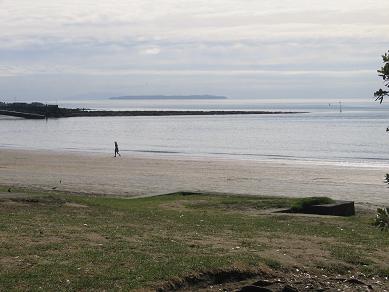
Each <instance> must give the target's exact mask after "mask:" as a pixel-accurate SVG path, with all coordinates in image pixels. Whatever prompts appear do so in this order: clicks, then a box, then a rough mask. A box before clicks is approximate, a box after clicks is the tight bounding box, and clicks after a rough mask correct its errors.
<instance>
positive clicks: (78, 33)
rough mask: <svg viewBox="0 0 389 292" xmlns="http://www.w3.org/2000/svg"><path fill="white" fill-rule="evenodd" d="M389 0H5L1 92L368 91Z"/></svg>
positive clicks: (385, 43) (0, 24)
mask: <svg viewBox="0 0 389 292" xmlns="http://www.w3.org/2000/svg"><path fill="white" fill-rule="evenodd" d="M388 11H389V1H388V0H373V1H371V0H352V1H351V0H350V1H349V0H325V1H324V0H293V1H292V0H282V1H281V0H206V1H205V0H196V1H189V0H188V1H186V0H174V1H173V0H137V1H133V0H110V1H96V0H93V1H92V0H55V1H53V0H34V1H32V0H0V96H1V97H12V98H13V97H16V98H18V99H23V98H30V99H41V100H44V99H54V98H55V99H61V98H65V97H73V96H89V97H92V96H97V97H98V96H104V95H108V96H110V95H134V94H206V93H207V94H215V95H226V96H229V97H236V98H315V97H319V98H347V97H355V98H369V97H371V96H372V92H373V91H374V90H375V89H377V87H379V86H381V81H380V80H379V79H378V77H377V73H376V70H377V68H378V67H379V66H380V65H381V57H380V56H381V55H382V54H383V53H384V52H385V51H387V50H388V49H389V18H388Z"/></svg>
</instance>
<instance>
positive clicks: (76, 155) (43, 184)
mask: <svg viewBox="0 0 389 292" xmlns="http://www.w3.org/2000/svg"><path fill="white" fill-rule="evenodd" d="M385 173H386V169H382V168H368V167H351V166H333V165H312V164H299V163H281V162H258V161H244V160H216V159H214V160H210V159H206V158H195V157H193V158H183V157H173V156H157V155H153V156H140V155H129V154H127V153H126V154H125V155H122V157H118V158H114V157H112V156H110V155H109V154H104V153H80V152H53V151H30V150H6V149H1V150H0V185H6V186H18V187H32V188H36V189H52V188H55V189H56V190H63V191H72V192H79V193H94V194H106V195H120V196H144V195H145V196H148V195H157V194H164V193H169V192H176V191H184V190H185V191H210V192H224V193H234V194H250V195H266V196H293V197H299V196H329V197H332V198H335V199H344V200H355V201H356V202H359V203H371V204H378V205H380V204H388V203H389V199H388V198H389V190H388V188H387V187H386V185H385V184H384V182H383V178H384V175H385Z"/></svg>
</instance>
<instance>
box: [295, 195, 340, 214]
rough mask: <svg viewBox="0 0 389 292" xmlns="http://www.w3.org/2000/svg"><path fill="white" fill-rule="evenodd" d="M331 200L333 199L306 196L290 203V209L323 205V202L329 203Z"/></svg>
mask: <svg viewBox="0 0 389 292" xmlns="http://www.w3.org/2000/svg"><path fill="white" fill-rule="evenodd" d="M333 202H334V200H333V199H331V198H328V197H308V198H302V199H297V200H296V201H295V202H294V203H293V204H292V208H291V209H292V210H293V211H300V210H303V209H304V208H306V207H309V206H314V205H325V204H331V203H333Z"/></svg>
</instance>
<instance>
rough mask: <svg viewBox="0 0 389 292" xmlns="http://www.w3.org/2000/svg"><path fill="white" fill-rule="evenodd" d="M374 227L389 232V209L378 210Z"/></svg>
mask: <svg viewBox="0 0 389 292" xmlns="http://www.w3.org/2000/svg"><path fill="white" fill-rule="evenodd" d="M374 225H375V226H377V227H378V228H380V229H381V230H383V231H389V208H378V209H377V215H376V217H375V221H374Z"/></svg>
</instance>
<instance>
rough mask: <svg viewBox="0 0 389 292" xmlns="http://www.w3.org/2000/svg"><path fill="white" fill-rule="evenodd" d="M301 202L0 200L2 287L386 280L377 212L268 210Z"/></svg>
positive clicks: (386, 253)
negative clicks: (239, 274)
mask: <svg viewBox="0 0 389 292" xmlns="http://www.w3.org/2000/svg"><path fill="white" fill-rule="evenodd" d="M295 200H296V199H288V198H268V197H237V196H228V195H200V194H192V195H183V194H172V195H165V196H159V197H150V198H141V199H122V198H107V197H92V196H74V195H66V194H59V193H56V194H54V193H53V194H39V193H34V194H26V196H24V197H23V196H22V197H20V196H18V197H15V198H10V199H5V198H3V199H1V200H0V287H1V289H0V290H3V291H9V290H12V289H18V290H27V289H28V290H36V289H43V290H53V291H54V290H56V291H57V290H80V289H96V290H114V289H123V290H128V289H136V288H142V287H143V288H152V287H157V286H158V285H159V284H160V283H163V282H164V281H168V280H171V279H176V278H180V277H184V276H186V275H191V274H195V273H198V272H201V271H210V270H215V269H239V270H258V269H267V270H282V271H284V272H288V271H295V270H296V269H297V270H302V271H309V272H310V273H312V274H317V275H319V274H320V275H323V274H327V275H328V276H331V275H338V274H340V275H351V274H357V273H363V274H365V275H366V276H367V277H369V276H373V275H379V276H380V277H383V278H385V277H386V276H389V264H388V263H389V236H388V233H384V232H381V231H379V230H377V229H376V228H374V227H373V226H372V225H371V222H372V219H373V214H372V213H369V212H363V213H362V214H359V215H357V216H354V217H349V218H340V217H318V216H300V215H292V214H282V215H281V214H271V213H270V212H268V211H267V210H268V209H272V208H286V207H290V206H291V205H292V204H294V203H295Z"/></svg>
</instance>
